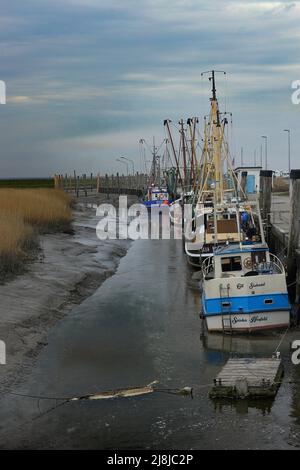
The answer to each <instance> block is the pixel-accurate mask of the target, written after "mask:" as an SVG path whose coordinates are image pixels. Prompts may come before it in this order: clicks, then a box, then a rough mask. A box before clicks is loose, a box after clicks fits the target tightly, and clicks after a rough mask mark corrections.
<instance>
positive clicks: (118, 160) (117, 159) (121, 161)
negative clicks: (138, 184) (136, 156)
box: [116, 158, 128, 176]
mask: <svg viewBox="0 0 300 470" xmlns="http://www.w3.org/2000/svg"><path fill="white" fill-rule="evenodd" d="M116 161H117V162H120V163H123V164H124V165H126V169H127V176H128V163H126V162H124V160H121V159H120V158H116Z"/></svg>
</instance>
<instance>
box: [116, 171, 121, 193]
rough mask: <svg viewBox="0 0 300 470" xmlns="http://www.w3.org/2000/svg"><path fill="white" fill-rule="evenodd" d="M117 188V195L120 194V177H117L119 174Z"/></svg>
mask: <svg viewBox="0 0 300 470" xmlns="http://www.w3.org/2000/svg"><path fill="white" fill-rule="evenodd" d="M117 188H118V194H120V176H119V173H117Z"/></svg>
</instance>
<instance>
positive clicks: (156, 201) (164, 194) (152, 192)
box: [143, 185, 169, 209]
mask: <svg viewBox="0 0 300 470" xmlns="http://www.w3.org/2000/svg"><path fill="white" fill-rule="evenodd" d="M143 204H144V205H145V206H146V207H147V208H148V209H151V207H153V206H158V207H161V206H168V205H169V193H168V190H167V188H159V187H157V186H154V185H153V186H150V187H149V188H148V192H147V196H146V199H145V200H144V201H143Z"/></svg>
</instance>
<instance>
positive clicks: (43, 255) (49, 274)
mask: <svg viewBox="0 0 300 470" xmlns="http://www.w3.org/2000/svg"><path fill="white" fill-rule="evenodd" d="M117 201H118V198H117V196H116V195H112V196H111V197H110V198H109V199H107V197H106V195H94V196H89V197H88V198H85V197H84V198H79V199H76V200H75V204H74V221H73V229H74V233H73V234H72V235H70V234H64V233H56V234H47V235H43V236H41V237H40V251H39V256H38V259H36V260H35V261H34V262H33V263H31V264H30V265H29V266H28V269H27V271H26V272H25V273H23V274H21V275H19V276H17V277H15V278H14V279H13V280H10V281H8V282H6V283H5V284H2V285H0V298H1V305H0V339H1V340H2V341H4V342H5V344H6V364H5V365H1V368H0V388H1V390H2V391H5V390H7V389H9V388H10V386H11V385H12V384H16V383H18V381H19V380H21V379H22V377H23V376H24V374H26V371H30V369H31V367H32V365H33V363H34V360H35V359H36V357H37V356H38V354H39V352H40V351H41V350H42V349H43V348H44V346H45V345H46V344H47V335H48V333H49V330H50V329H51V328H52V327H53V326H54V325H55V324H56V323H57V321H59V320H60V319H62V318H63V317H64V316H65V315H67V314H68V313H69V312H70V311H71V310H72V308H73V307H74V305H76V304H80V303H81V302H82V301H83V300H84V299H86V298H87V297H89V296H90V295H91V294H93V292H94V291H95V290H96V289H97V288H98V287H100V286H101V284H102V283H103V282H104V281H105V280H106V279H107V278H109V277H110V276H112V275H113V274H114V273H115V271H116V269H117V267H118V265H119V261H120V259H121V258H122V257H123V256H125V255H126V253H127V250H128V248H129V246H130V244H131V242H130V240H99V239H98V238H97V236H96V230H95V228H96V225H97V222H98V220H99V219H98V218H97V217H96V209H95V207H96V205H98V204H100V203H102V202H109V203H110V204H117ZM136 201H137V198H136V197H135V196H130V197H129V198H128V203H129V204H132V203H134V202H136Z"/></svg>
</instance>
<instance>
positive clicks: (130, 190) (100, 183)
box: [54, 172, 148, 197]
mask: <svg viewBox="0 0 300 470" xmlns="http://www.w3.org/2000/svg"><path fill="white" fill-rule="evenodd" d="M147 181H148V175H146V174H142V173H136V174H134V175H127V176H125V175H119V173H117V174H116V175H108V174H106V175H101V176H100V175H99V174H98V175H96V176H94V175H93V173H91V174H90V175H87V174H83V175H80V176H79V175H76V173H75V172H74V174H73V175H68V174H65V175H61V174H56V175H54V187H55V188H56V189H58V188H60V189H64V190H65V191H67V192H73V193H75V194H76V196H77V197H78V196H79V195H80V194H81V193H82V192H83V193H84V194H85V195H86V196H87V195H88V193H92V192H96V193H107V194H109V193H111V194H135V195H137V196H141V195H143V194H144V193H145V191H146V188H147Z"/></svg>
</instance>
